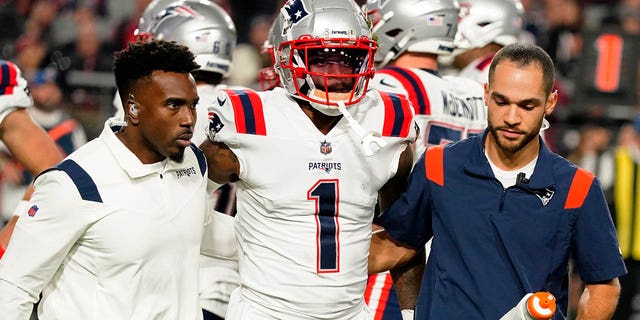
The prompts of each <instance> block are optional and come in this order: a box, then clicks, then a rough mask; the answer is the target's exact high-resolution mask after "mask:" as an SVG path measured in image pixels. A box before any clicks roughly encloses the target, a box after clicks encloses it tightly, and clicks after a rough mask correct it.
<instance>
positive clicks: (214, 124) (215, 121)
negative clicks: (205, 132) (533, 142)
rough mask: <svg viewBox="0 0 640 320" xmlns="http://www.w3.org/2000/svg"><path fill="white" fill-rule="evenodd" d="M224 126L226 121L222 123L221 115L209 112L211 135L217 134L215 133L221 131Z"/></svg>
mask: <svg viewBox="0 0 640 320" xmlns="http://www.w3.org/2000/svg"><path fill="white" fill-rule="evenodd" d="M222 128H224V123H222V121H221V120H220V117H218V115H217V114H215V113H214V112H209V132H210V133H211V134H212V135H211V136H212V137H213V136H215V133H218V132H220V130H222Z"/></svg>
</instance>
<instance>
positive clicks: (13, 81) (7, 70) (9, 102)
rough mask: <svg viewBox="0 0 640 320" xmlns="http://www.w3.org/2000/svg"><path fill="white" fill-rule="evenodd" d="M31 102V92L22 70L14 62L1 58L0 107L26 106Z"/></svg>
mask: <svg viewBox="0 0 640 320" xmlns="http://www.w3.org/2000/svg"><path fill="white" fill-rule="evenodd" d="M31 104H32V100H31V92H30V91H29V87H28V86H27V80H25V79H24V78H23V77H22V71H21V70H20V69H19V68H18V66H16V65H15V64H14V63H13V62H11V61H7V60H1V59H0V109H3V110H4V109H6V108H15V107H23V108H24V107H28V106H30V105H31ZM0 111H1V110H0Z"/></svg>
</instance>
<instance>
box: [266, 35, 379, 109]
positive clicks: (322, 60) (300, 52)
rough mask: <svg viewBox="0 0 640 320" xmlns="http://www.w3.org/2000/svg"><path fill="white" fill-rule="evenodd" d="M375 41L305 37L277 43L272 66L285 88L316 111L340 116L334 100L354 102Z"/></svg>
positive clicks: (368, 72) (361, 88) (363, 84)
mask: <svg viewBox="0 0 640 320" xmlns="http://www.w3.org/2000/svg"><path fill="white" fill-rule="evenodd" d="M375 49H376V44H375V42H374V41H372V40H370V39H368V38H366V37H363V38H361V39H350V38H327V39H325V38H312V37H309V36H304V37H301V39H298V40H293V41H285V42H283V43H282V44H281V45H280V48H279V50H278V52H279V53H280V55H279V57H278V58H279V61H278V62H277V63H276V68H277V69H278V70H279V72H281V76H282V77H283V78H284V79H286V80H287V81H284V85H285V88H286V89H287V90H288V91H289V92H290V93H291V94H294V95H296V96H298V97H300V98H302V99H304V100H307V101H309V102H311V105H312V106H313V107H314V108H316V109H318V110H319V111H320V112H322V113H325V114H327V115H331V116H337V115H340V114H341V113H340V111H339V110H338V108H336V106H337V103H338V102H343V103H344V104H345V105H347V106H349V105H353V104H356V103H358V102H359V101H361V100H362V98H363V97H364V93H365V92H366V90H367V86H368V84H369V80H370V79H371V78H372V77H373V74H374V69H373V56H374V54H375Z"/></svg>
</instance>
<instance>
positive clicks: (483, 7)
mask: <svg viewBox="0 0 640 320" xmlns="http://www.w3.org/2000/svg"><path fill="white" fill-rule="evenodd" d="M459 4H460V22H459V23H458V33H457V34H456V39H455V41H454V43H455V45H456V47H457V48H460V49H473V48H482V47H484V46H486V45H487V44H489V43H492V42H495V43H497V44H499V45H502V46H506V45H509V44H511V43H514V42H517V41H518V37H519V36H520V32H521V30H522V16H523V14H524V8H523V7H522V3H521V2H520V0H460V2H459Z"/></svg>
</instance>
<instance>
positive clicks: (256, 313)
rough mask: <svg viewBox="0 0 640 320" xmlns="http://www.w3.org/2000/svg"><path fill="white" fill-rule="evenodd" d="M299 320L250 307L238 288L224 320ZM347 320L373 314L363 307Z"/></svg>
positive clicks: (364, 319)
mask: <svg viewBox="0 0 640 320" xmlns="http://www.w3.org/2000/svg"><path fill="white" fill-rule="evenodd" d="M249 319H250V320H299V319H296V318H291V319H278V318H275V317H273V316H271V315H269V314H267V313H265V312H263V311H261V310H258V309H257V308H255V307H253V306H251V305H250V304H249V303H248V302H246V301H245V300H244V299H243V298H242V295H241V294H240V288H237V289H235V290H233V293H231V298H230V299H229V306H228V307H227V315H226V316H225V320H249ZM348 320H373V314H371V312H369V308H368V307H367V306H366V305H365V306H364V307H363V308H362V311H361V312H360V313H358V315H356V316H355V317H350V318H349V319H348Z"/></svg>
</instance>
